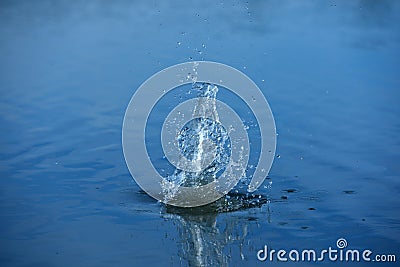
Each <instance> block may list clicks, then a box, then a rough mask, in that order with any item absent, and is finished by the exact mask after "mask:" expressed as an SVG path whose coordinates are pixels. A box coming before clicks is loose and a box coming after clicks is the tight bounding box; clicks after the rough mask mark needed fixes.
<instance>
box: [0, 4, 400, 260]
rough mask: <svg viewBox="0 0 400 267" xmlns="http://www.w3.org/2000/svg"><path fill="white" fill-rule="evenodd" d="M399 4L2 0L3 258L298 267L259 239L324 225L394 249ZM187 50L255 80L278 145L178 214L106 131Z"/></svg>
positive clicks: (285, 237) (318, 244) (289, 237)
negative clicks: (242, 190) (237, 182)
mask: <svg viewBox="0 0 400 267" xmlns="http://www.w3.org/2000/svg"><path fill="white" fill-rule="evenodd" d="M399 11H400V3H399V2H398V1H367V0H364V1H362V0H359V1H201V2H199V1H170V2H169V3H168V2H167V1H1V2H0V25H1V27H0V58H1V60H0V125H1V132H0V177H1V179H0V251H1V252H0V263H1V266H267V265H269V266H271V265H272V266H274V265H279V266H285V265H290V266H299V265H300V266H309V265H312V266H314V265H316V264H320V263H314V262H297V263H296V262H278V261H277V260H276V259H274V261H273V262H270V261H268V260H267V261H266V262H261V261H259V260H258V259H257V252H258V251H259V250H260V249H262V248H263V247H264V245H267V246H268V247H269V248H271V249H276V250H279V249H285V250H287V251H290V250H291V249H298V250H300V251H301V250H303V249H315V250H317V251H320V250H323V249H328V247H330V246H331V247H332V248H336V241H337V240H338V239H339V238H345V239H346V240H347V243H348V246H347V248H349V249H359V250H360V251H362V250H365V249H369V250H371V251H373V255H376V254H386V255H388V254H394V255H396V256H397V258H396V259H397V262H398V261H399V260H400V213H399V210H398V209H399V206H400V200H399V193H400V181H399V178H400V164H399V162H400V136H399V132H400V105H399V102H400V78H399V77H400V75H399V70H400V29H399V25H400V17H399V16H398V14H399ZM192 60H209V61H216V62H221V63H224V64H227V65H230V66H232V67H234V68H237V69H239V70H241V71H243V72H244V73H245V74H247V75H248V76H249V77H250V78H251V79H253V81H254V82H255V83H256V84H257V85H258V86H259V87H260V89H261V90H262V91H263V93H264V95H265V97H266V98H267V100H268V102H269V104H270V106H271V109H272V112H273V114H274V117H275V122H276V126H277V132H278V136H277V157H276V159H275V161H274V163H273V166H272V169H271V171H270V173H269V175H268V178H267V179H266V181H265V182H264V184H263V185H262V186H261V187H260V188H259V189H258V190H257V191H256V192H255V195H246V194H238V193H235V192H231V193H230V194H229V195H228V197H227V198H223V199H221V200H219V201H217V203H213V204H210V205H209V206H206V207H200V208H193V209H182V208H173V207H169V206H165V205H162V204H160V203H157V201H155V200H153V199H152V198H150V197H148V196H147V195H146V194H145V193H144V192H143V191H141V189H140V188H139V186H138V185H137V184H136V183H135V182H134V181H133V179H132V177H131V175H130V173H129V171H128V169H127V167H126V164H125V161H124V156H123V153H122V145H121V128H122V121H123V116H124V112H125V109H126V106H127V105H128V103H129V100H130V98H131V97H132V95H133V93H134V92H135V90H136V89H137V88H138V87H139V86H140V84H141V83H142V82H144V81H145V80H146V79H147V78H148V77H150V76H151V75H153V74H154V73H156V72H158V71H160V70H162V69H164V68H166V67H169V66H171V65H175V64H178V63H182V62H186V61H192ZM226 202H230V203H229V204H227V203H226ZM374 263H375V262H369V263H368V264H367V263H366V262H360V263H352V262H338V261H336V262H335V261H329V260H325V261H324V262H323V264H326V265H331V266H347V265H349V266H352V265H356V266H365V265H374ZM375 264H377V263H375ZM378 265H380V266H396V263H380V264H378Z"/></svg>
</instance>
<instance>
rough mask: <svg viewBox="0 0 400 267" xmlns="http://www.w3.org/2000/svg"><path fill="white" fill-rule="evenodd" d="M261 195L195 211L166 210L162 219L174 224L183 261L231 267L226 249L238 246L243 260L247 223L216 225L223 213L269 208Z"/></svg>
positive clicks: (232, 196) (225, 200)
mask: <svg viewBox="0 0 400 267" xmlns="http://www.w3.org/2000/svg"><path fill="white" fill-rule="evenodd" d="M267 202H268V201H267V198H266V197H264V196H262V195H254V194H253V195H251V194H250V195H249V194H239V193H236V194H235V193H230V194H228V195H227V196H225V197H223V198H221V199H219V200H217V201H215V202H214V203H211V204H208V205H205V206H202V207H196V208H179V207H173V206H164V210H163V212H162V217H163V218H165V219H167V220H172V221H173V222H174V224H175V225H176V227H177V231H178V233H179V237H180V245H178V246H180V249H179V253H180V257H181V258H183V259H184V260H185V261H186V262H187V263H188V265H189V266H228V263H229V259H230V258H231V257H232V255H230V254H231V251H229V250H228V251H227V249H226V247H227V245H230V244H233V243H237V245H238V246H239V252H238V253H239V254H240V258H241V259H242V260H244V259H245V256H244V254H243V250H242V248H243V245H244V243H245V242H246V238H247V234H248V220H228V221H224V222H220V221H218V222H217V218H218V215H219V214H220V213H221V212H233V211H238V210H243V209H248V208H260V207H261V206H262V205H268V204H267Z"/></svg>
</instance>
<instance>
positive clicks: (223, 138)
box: [162, 67, 231, 201]
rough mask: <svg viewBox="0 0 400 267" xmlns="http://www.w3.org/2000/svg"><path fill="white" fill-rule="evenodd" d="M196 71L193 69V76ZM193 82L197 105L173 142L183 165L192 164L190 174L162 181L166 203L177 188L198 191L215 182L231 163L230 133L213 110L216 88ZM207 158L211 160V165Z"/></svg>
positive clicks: (183, 172) (178, 172)
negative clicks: (188, 161) (200, 187)
mask: <svg viewBox="0 0 400 267" xmlns="http://www.w3.org/2000/svg"><path fill="white" fill-rule="evenodd" d="M195 71H196V70H195V67H194V73H195ZM192 81H193V83H192V91H193V92H196V93H197V97H198V98H197V99H198V101H197V104H196V106H195V107H194V108H193V113H192V118H193V119H192V120H190V121H189V122H187V123H186V124H185V125H184V126H183V128H182V129H181V130H180V131H179V132H178V133H177V135H176V142H177V145H178V148H179V150H180V153H181V157H182V162H183V158H185V159H186V160H190V161H191V162H193V163H194V164H193V165H192V166H193V167H192V168H193V170H191V171H187V170H182V169H178V168H177V169H175V171H174V173H173V174H172V175H171V176H169V177H167V180H166V181H163V183H162V187H163V191H164V194H165V200H166V201H168V200H170V199H172V198H173V197H174V195H175V194H176V193H177V190H178V189H179V187H180V186H184V187H198V186H202V185H206V184H208V183H210V182H212V181H214V180H215V179H218V176H219V175H220V174H221V173H222V172H223V171H224V170H225V168H226V167H227V165H228V164H229V160H230V155H231V143H230V138H229V132H228V130H227V129H225V128H224V127H223V126H222V124H221V123H220V120H219V115H218V111H217V106H216V97H217V93H218V87H217V86H215V85H212V84H207V83H197V82H196V79H194V78H193V79H192ZM229 130H231V129H229ZM210 158H211V159H213V160H212V161H211V163H209V162H210ZM207 163H209V164H207ZM181 165H184V164H181Z"/></svg>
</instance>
